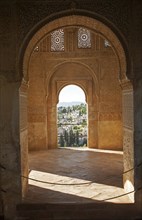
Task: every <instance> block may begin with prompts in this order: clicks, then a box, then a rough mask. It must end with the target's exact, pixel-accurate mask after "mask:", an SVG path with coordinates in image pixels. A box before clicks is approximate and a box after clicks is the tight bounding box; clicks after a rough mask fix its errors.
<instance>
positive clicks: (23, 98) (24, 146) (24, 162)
mask: <svg viewBox="0 0 142 220" xmlns="http://www.w3.org/2000/svg"><path fill="white" fill-rule="evenodd" d="M27 90H28V85H27V83H26V82H24V81H22V84H21V86H20V89H19V96H20V97H19V98H20V103H19V105H20V106H19V107H20V147H21V148H20V150H21V152H20V154H21V175H22V176H23V178H22V196H24V195H25V193H26V192H27V185H28V179H27V178H26V177H28V174H29V172H28V171H29V167H28V120H27V115H28V111H27V104H28V102H27ZM24 177H25V178H24Z"/></svg>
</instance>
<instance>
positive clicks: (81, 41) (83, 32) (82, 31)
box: [78, 27, 91, 48]
mask: <svg viewBox="0 0 142 220" xmlns="http://www.w3.org/2000/svg"><path fill="white" fill-rule="evenodd" d="M78 48H91V36H90V31H89V30H88V29H86V28H82V27H81V28H79V29H78Z"/></svg>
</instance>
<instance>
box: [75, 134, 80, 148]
mask: <svg viewBox="0 0 142 220" xmlns="http://www.w3.org/2000/svg"><path fill="white" fill-rule="evenodd" d="M75 139H76V140H75V143H76V145H77V146H79V131H78V130H77V131H76V137H75Z"/></svg>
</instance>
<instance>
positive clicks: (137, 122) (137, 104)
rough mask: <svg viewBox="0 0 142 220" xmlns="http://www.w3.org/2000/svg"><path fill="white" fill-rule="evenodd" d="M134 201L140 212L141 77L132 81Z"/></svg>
mask: <svg viewBox="0 0 142 220" xmlns="http://www.w3.org/2000/svg"><path fill="white" fill-rule="evenodd" d="M134 130H135V132H134V146H135V148H134V158H135V167H136V169H135V190H136V193H135V202H136V203H137V205H138V208H139V210H140V211H141V212H142V210H141V207H142V79H140V78H139V79H136V80H135V81H134Z"/></svg>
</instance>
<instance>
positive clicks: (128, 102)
mask: <svg viewBox="0 0 142 220" xmlns="http://www.w3.org/2000/svg"><path fill="white" fill-rule="evenodd" d="M122 87H123V91H122V115H123V160H124V175H123V182H124V189H125V191H126V192H131V191H134V170H133V168H134V137H133V136H134V112H133V108H134V107H133V87H132V85H131V83H130V81H128V82H126V83H125V84H123V85H122ZM127 171H128V172H127ZM129 196H130V198H131V200H132V201H134V193H131V194H129Z"/></svg>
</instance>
